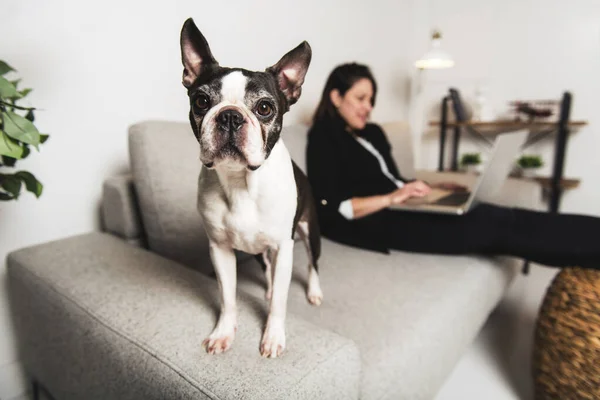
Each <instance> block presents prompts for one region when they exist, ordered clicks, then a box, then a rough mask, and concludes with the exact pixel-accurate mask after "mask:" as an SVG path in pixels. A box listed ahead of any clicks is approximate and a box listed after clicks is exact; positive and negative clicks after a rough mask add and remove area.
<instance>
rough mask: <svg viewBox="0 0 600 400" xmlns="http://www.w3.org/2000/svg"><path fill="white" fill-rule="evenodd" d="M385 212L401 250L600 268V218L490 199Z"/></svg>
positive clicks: (393, 245) (392, 238)
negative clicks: (463, 208)
mask: <svg viewBox="0 0 600 400" xmlns="http://www.w3.org/2000/svg"><path fill="white" fill-rule="evenodd" d="M385 212H386V213H388V215H386V221H387V222H386V225H387V229H388V235H387V237H388V238H389V239H390V242H389V247H390V248H393V249H396V250H403V251H411V252H422V253H437V254H455V255H456V254H469V253H472V254H490V255H507V256H515V257H520V258H523V259H526V260H529V261H532V262H536V263H540V264H544V265H547V266H552V267H568V266H580V267H583V268H595V269H600V218H596V217H591V216H584V215H574V214H550V213H546V212H538V211H532V210H525V209H520V208H507V207H500V206H496V205H492V204H486V203H482V204H479V205H478V206H477V207H475V208H474V209H472V210H471V211H470V212H469V213H467V214H465V215H462V216H457V215H443V214H430V213H414V212H407V211H385Z"/></svg>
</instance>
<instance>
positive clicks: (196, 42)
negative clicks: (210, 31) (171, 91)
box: [180, 18, 219, 88]
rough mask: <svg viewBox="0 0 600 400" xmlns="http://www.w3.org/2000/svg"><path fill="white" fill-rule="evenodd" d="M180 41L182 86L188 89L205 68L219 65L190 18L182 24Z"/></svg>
mask: <svg viewBox="0 0 600 400" xmlns="http://www.w3.org/2000/svg"><path fill="white" fill-rule="evenodd" d="M180 41H181V61H182V63H183V86H185V87H186V88H189V87H190V86H191V85H192V83H194V81H195V80H196V78H198V76H200V74H202V72H203V70H204V69H205V68H206V67H207V66H209V65H211V64H214V65H218V64H219V63H218V62H217V60H215V58H214V57H213V55H212V53H211V51H210V47H208V42H207V41H206V39H205V38H204V36H203V35H202V33H200V30H199V29H198V27H197V26H196V24H195V23H194V20H193V19H192V18H188V19H187V20H186V21H185V23H184V24H183V28H181V40H180Z"/></svg>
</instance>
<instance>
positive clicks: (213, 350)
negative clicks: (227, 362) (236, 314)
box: [202, 318, 236, 354]
mask: <svg viewBox="0 0 600 400" xmlns="http://www.w3.org/2000/svg"><path fill="white" fill-rule="evenodd" d="M235 331H236V324H235V321H231V320H228V318H223V319H221V320H220V321H219V323H218V324H217V327H216V328H215V330H214V331H212V333H211V334H210V336H209V337H207V338H206V339H204V341H203V342H202V347H203V348H204V349H205V350H206V352H207V353H208V354H220V353H224V352H226V351H227V350H229V349H230V348H231V345H232V344H233V339H234V338H235Z"/></svg>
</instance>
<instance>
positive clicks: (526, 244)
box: [498, 208, 600, 269]
mask: <svg viewBox="0 0 600 400" xmlns="http://www.w3.org/2000/svg"><path fill="white" fill-rule="evenodd" d="M513 213H514V225H513V227H512V229H511V232H510V235H509V236H507V237H506V238H505V240H504V242H503V243H501V244H500V247H499V249H498V251H499V252H503V253H505V254H510V255H515V256H518V257H522V258H525V259H528V260H530V261H534V262H537V263H540V264H544V265H548V266H553V267H569V266H580V267H583V268H594V269H600V218H597V217H592V216H587V215H576V214H550V213H546V212H537V211H532V210H525V209H519V208H516V209H513Z"/></svg>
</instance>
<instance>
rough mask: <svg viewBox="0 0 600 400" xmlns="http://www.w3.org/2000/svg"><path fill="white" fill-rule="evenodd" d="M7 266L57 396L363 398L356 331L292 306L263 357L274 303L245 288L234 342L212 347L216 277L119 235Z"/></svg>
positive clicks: (52, 246) (76, 241)
mask: <svg viewBox="0 0 600 400" xmlns="http://www.w3.org/2000/svg"><path fill="white" fill-rule="evenodd" d="M8 273H9V286H10V299H11V306H12V310H13V315H14V320H15V325H16V327H17V331H18V333H19V338H20V348H21V352H22V353H21V355H22V359H23V362H24V364H25V365H26V367H27V369H28V370H29V371H30V372H31V373H32V374H33V375H34V376H35V377H36V378H37V379H39V380H40V381H41V382H43V384H44V385H45V386H46V387H47V388H48V389H49V390H50V391H51V393H53V395H54V396H55V397H56V398H57V399H61V400H69V399H77V400H79V399H86V400H94V399H98V400H100V399H102V400H105V399H115V400H118V399H157V400H158V399H161V400H162V399H257V400H259V399H260V400H263V399H313V398H319V399H332V400H333V399H340V398H343V399H356V398H358V382H359V375H360V357H359V353H358V349H357V348H356V345H355V344H354V343H353V342H352V341H350V340H348V339H345V338H343V337H341V336H339V335H337V334H335V333H332V332H330V331H327V330H325V329H322V328H320V327H318V326H315V325H312V324H311V323H308V322H305V321H302V320H300V319H298V318H296V317H294V316H293V315H291V316H290V317H289V318H288V321H287V345H288V349H287V352H286V353H285V355H284V356H283V357H281V358H279V359H277V360H267V359H263V358H262V357H260V355H259V352H258V347H259V343H260V337H261V330H262V326H263V324H264V321H265V317H266V310H267V303H266V302H265V301H264V300H262V299H260V300H259V299H255V298H252V297H251V296H248V295H245V294H243V293H240V295H239V296H238V297H239V299H240V304H239V314H240V317H239V328H238V332H237V337H236V341H235V343H234V346H233V348H232V349H231V350H230V351H229V352H227V353H226V354H222V355H217V356H210V355H207V354H206V353H205V352H204V351H203V350H202V349H201V346H200V344H201V342H202V340H203V339H204V337H206V336H207V335H208V334H209V333H210V331H211V330H212V328H213V327H214V324H215V321H216V315H217V309H218V299H219V295H218V289H217V284H216V282H215V281H214V280H212V279H210V278H207V277H205V276H203V275H202V274H200V273H198V272H195V271H192V270H191V269H189V268H185V267H183V266H181V265H178V264H176V263H174V262H172V261H169V260H167V259H165V258H162V257H159V256H157V255H155V254H152V253H150V252H148V251H146V250H144V249H140V248H135V247H133V246H129V245H127V244H126V243H125V242H123V241H122V240H120V239H117V238H115V237H113V236H111V235H108V234H102V233H91V234H86V235H80V236H76V237H71V238H68V239H63V240H60V241H55V242H51V243H46V244H42V245H37V246H33V247H31V248H27V249H22V250H19V251H16V252H13V253H11V254H10V255H9V257H8ZM305 307H306V308H309V306H308V305H306V306H305Z"/></svg>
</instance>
